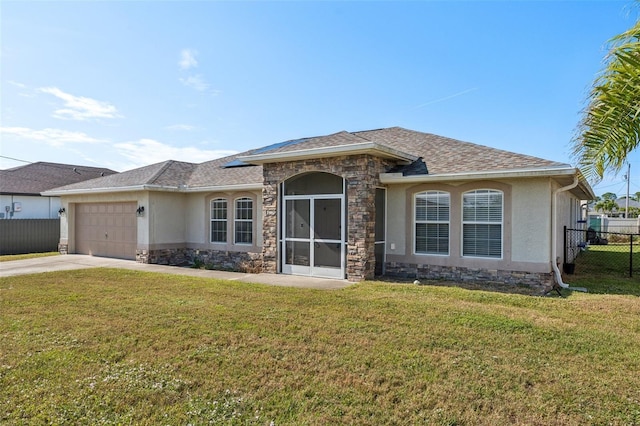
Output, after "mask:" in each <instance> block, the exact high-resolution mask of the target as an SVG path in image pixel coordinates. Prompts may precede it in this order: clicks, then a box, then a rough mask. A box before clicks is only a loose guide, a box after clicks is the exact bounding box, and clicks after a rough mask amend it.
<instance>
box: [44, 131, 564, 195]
mask: <svg viewBox="0 0 640 426" xmlns="http://www.w3.org/2000/svg"><path fill="white" fill-rule="evenodd" d="M371 142H373V143H375V144H377V145H380V146H384V147H388V148H390V149H393V150H396V151H400V152H403V153H406V154H409V155H412V156H415V157H422V159H423V161H424V163H425V164H426V169H428V173H429V175H435V174H442V173H471V172H492V171H508V170H520V169H538V168H552V167H561V166H568V165H566V164H563V163H559V162H555V161H550V160H545V159H541V158H537V157H532V156H528V155H522V154H517V153H514V152H509V151H504V150H499V149H495V148H490V147H487V146H482V145H477V144H473V143H469V142H462V141H459V140H455V139H451V138H446V137H443V136H437V135H433V134H429V133H422V132H417V131H414V130H408V129H403V128H401V127H390V128H386V129H378V130H367V131H360V132H352V133H350V132H345V131H342V132H338V133H334V134H331V135H327V136H316V137H310V138H303V139H295V140H291V141H285V142H281V143H278V144H273V145H269V146H265V147H262V148H258V149H254V150H250V151H247V152H243V153H239V154H236V155H232V156H228V157H224V158H218V159H215V160H212V161H207V162H205V163H201V164H192V163H184V162H177V161H166V162H163V163H158V164H153V165H150V166H146V167H142V168H139V169H134V170H130V171H127V172H123V173H119V174H117V175H111V176H106V177H104V178H100V179H97V180H95V181H88V182H83V183H77V184H74V185H69V186H65V187H62V188H56V190H82V189H87V190H91V189H98V188H101V189H104V188H114V189H115V188H123V187H132V186H140V185H162V186H165V187H173V188H178V187H180V186H182V185H185V186H186V188H189V189H190V190H197V189H198V188H203V189H204V188H210V187H219V186H233V185H243V184H255V185H260V184H261V183H262V180H263V177H262V166H260V165H250V164H246V163H244V162H242V161H238V160H237V159H238V157H243V158H244V159H245V160H246V159H247V158H249V159H250V158H251V155H264V154H273V153H282V154H287V153H292V152H296V151H300V152H304V151H306V150H312V149H317V148H331V147H338V146H341V147H342V146H349V145H358V144H366V143H371ZM418 166H420V167H418ZM411 167H413V168H412V169H411V173H421V172H420V171H421V170H423V171H424V169H425V168H424V164H414V166H411ZM414 169H415V170H414Z"/></svg>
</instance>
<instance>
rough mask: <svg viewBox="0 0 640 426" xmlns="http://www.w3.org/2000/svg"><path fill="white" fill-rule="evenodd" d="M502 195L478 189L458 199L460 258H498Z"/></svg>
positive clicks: (500, 242)
mask: <svg viewBox="0 0 640 426" xmlns="http://www.w3.org/2000/svg"><path fill="white" fill-rule="evenodd" d="M502 198H503V196H502V192H500V191H494V190H490V189H479V190H476V191H469V192H465V193H464V194H463V195H462V255H463V256H473V257H492V258H498V259H499V258H501V257H502V210H503V207H502Z"/></svg>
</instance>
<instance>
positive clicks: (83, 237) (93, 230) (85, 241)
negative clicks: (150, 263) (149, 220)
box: [75, 203, 138, 260]
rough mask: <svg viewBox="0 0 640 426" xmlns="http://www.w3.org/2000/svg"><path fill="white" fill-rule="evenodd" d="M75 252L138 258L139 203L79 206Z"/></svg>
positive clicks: (83, 204) (77, 210)
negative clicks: (137, 205) (137, 212)
mask: <svg viewBox="0 0 640 426" xmlns="http://www.w3.org/2000/svg"><path fill="white" fill-rule="evenodd" d="M75 231H76V253H80V254H90V255H92V256H104V257H115V258H120V259H131V260H135V258H136V246H137V238H138V222H137V217H136V203H82V204H76V229H75Z"/></svg>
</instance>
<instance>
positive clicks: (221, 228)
mask: <svg viewBox="0 0 640 426" xmlns="http://www.w3.org/2000/svg"><path fill="white" fill-rule="evenodd" d="M45 194H46V195H55V196H60V197H61V198H62V203H63V207H64V208H65V209H66V215H64V216H63V217H62V220H61V238H60V251H61V252H69V253H88V254H93V255H98V256H113V257H120V258H127V259H135V260H137V261H138V262H144V263H162V264H181V263H184V262H193V261H194V259H198V262H201V263H205V264H206V263H210V264H212V265H215V266H216V267H223V268H233V269H242V268H245V269H246V268H250V269H255V268H258V267H259V268H261V270H262V272H266V273H282V274H300V275H310V276H318V277H333V278H341V279H342V278H346V279H348V280H351V281H360V280H364V279H370V278H373V277H374V275H376V274H386V275H392V276H400V277H406V278H413V277H415V278H434V279H438V278H442V279H451V280H465V281H466V280H476V281H490V282H499V283H512V284H514V283H522V284H528V285H532V286H536V287H539V288H541V289H549V288H551V286H552V285H553V282H554V272H555V279H556V280H557V279H559V278H560V277H559V272H558V271H557V262H558V261H559V257H558V253H562V244H563V241H562V227H563V226H565V225H567V226H572V225H575V224H576V223H577V221H578V220H580V219H581V209H580V200H581V199H587V200H588V199H592V198H594V194H593V191H592V189H591V188H590V186H589V184H588V183H587V182H586V181H585V179H584V177H583V176H582V175H581V174H580V172H579V171H578V170H577V169H575V168H573V167H571V166H569V165H567V164H562V163H558V162H554V161H548V160H544V159H540V158H535V157H531V156H527V155H521V154H517V153H512V152H507V151H502V150H498V149H493V148H489V147H486V146H480V145H476V144H472V143H467V142H461V141H458V140H454V139H450V138H446V137H441V136H436V135H433V134H428V133H422V132H417V131H413V130H407V129H403V128H400V127H392V128H384V129H378V130H369V131H359V132H346V131H342V132H339V133H335V134H331V135H327V136H318V137H310V138H304V139H296V140H290V141H286V142H282V143H278V144H274V145H269V146H265V147H262V148H258V149H255V150H251V151H247V152H244V153H241V154H237V155H233V156H230V157H226V158H220V159H216V160H213V161H209V162H205V163H202V164H191V163H184V162H178V161H166V162H164V163H159V164H154V165H150V166H147V167H142V168H139V169H135V170H131V171H128V172H124V173H119V174H115V175H110V176H105V177H103V178H100V179H94V180H91V181H87V182H81V183H77V184H72V185H67V186H64V187H62V188H57V189H54V190H51V191H47V192H46V193H45Z"/></svg>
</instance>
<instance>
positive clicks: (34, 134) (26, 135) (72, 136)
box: [0, 127, 105, 148]
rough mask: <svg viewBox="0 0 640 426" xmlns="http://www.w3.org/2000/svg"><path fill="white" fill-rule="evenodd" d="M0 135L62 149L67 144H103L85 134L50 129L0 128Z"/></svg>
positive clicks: (99, 140)
mask: <svg viewBox="0 0 640 426" xmlns="http://www.w3.org/2000/svg"><path fill="white" fill-rule="evenodd" d="M0 134H4V135H10V136H15V137H18V138H21V139H27V140H32V141H33V140H35V141H40V142H44V143H46V144H47V145H51V146H53V147H56V148H59V147H62V146H64V145H67V144H77V143H89V144H94V143H102V142H105V141H104V140H101V139H96V138H92V137H91V136H89V135H87V134H86V133H82V132H70V131H68V130H62V129H51V128H46V129H42V130H34V129H29V128H27V127H0Z"/></svg>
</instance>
